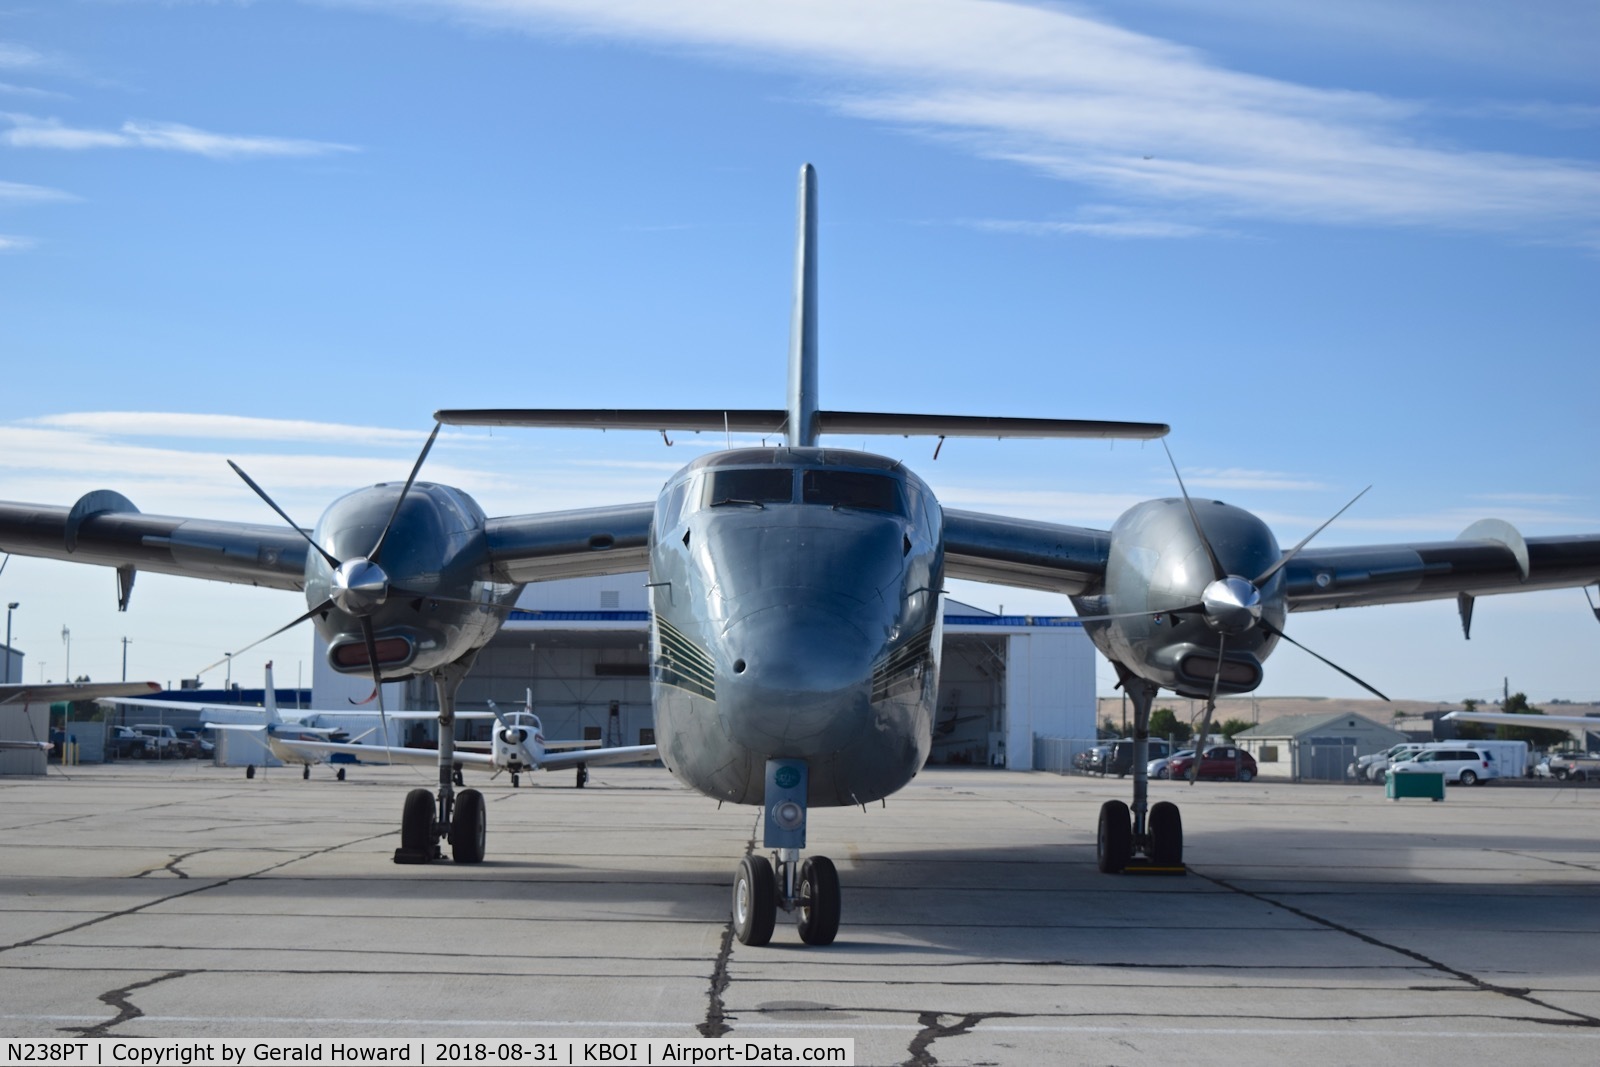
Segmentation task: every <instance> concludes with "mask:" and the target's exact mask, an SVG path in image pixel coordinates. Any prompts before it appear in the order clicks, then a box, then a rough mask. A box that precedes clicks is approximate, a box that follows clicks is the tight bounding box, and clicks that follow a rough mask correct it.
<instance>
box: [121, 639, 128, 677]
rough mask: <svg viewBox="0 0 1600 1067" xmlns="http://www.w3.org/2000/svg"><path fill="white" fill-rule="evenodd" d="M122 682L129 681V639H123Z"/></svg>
mask: <svg viewBox="0 0 1600 1067" xmlns="http://www.w3.org/2000/svg"><path fill="white" fill-rule="evenodd" d="M122 680H123V681H124V682H126V681H127V680H128V639H127V638H126V637H124V638H123V639H122Z"/></svg>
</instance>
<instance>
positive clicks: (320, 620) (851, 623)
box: [0, 166, 1600, 945]
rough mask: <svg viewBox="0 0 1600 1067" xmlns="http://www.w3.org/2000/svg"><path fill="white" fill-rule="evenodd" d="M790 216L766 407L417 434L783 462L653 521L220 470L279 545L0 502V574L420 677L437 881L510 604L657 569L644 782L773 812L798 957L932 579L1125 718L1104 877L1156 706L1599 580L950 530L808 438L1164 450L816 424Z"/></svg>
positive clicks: (894, 697) (743, 902)
mask: <svg viewBox="0 0 1600 1067" xmlns="http://www.w3.org/2000/svg"><path fill="white" fill-rule="evenodd" d="M799 208H800V210H799V225H798V254H797V258H796V279H795V300H794V315H793V320H792V328H791V335H790V347H789V383H788V403H787V406H786V407H785V408H779V409H770V410H768V409H761V410H726V409H720V408H719V409H703V410H687V411H672V410H610V409H582V410H548V409H545V410H532V411H529V410H490V411H471V410H447V411H440V412H436V413H435V418H436V419H437V420H438V422H439V423H441V424H443V423H449V424H456V425H489V426H512V425H515V426H544V427H590V428H594V429H638V430H647V431H652V432H660V433H662V434H666V433H668V432H670V431H715V432H724V431H730V432H731V431H738V432H740V433H757V434H763V435H774V436H778V435H781V438H782V440H783V442H784V443H783V444H781V445H779V446H776V447H761V448H730V449H728V450H726V451H720V452H715V453H712V454H709V455H705V456H702V457H700V458H698V459H696V460H695V461H694V462H692V463H690V464H689V465H688V466H686V467H684V468H682V469H681V470H679V471H678V472H676V473H675V474H673V475H672V476H671V477H670V478H668V479H667V482H666V484H665V486H664V487H663V488H662V490H661V493H660V495H659V496H658V497H657V499H656V500H655V501H653V502H643V503H631V504H619V505H615V506H610V507H593V508H582V509H577V510H572V511H562V512H544V513H535V514H526V515H514V516H505V517H495V518H490V517H488V516H486V515H485V514H484V513H483V511H482V509H481V508H479V507H478V505H477V504H476V503H475V502H474V501H473V500H472V498H471V497H469V496H468V495H467V494H466V493H464V492H462V491H461V490H459V489H455V488H451V487H449V486H444V485H437V484H431V483H427V482H419V481H417V474H418V472H419V470H420V469H421V466H422V463H423V461H424V460H425V459H426V457H427V454H428V451H429V449H430V448H431V447H432V444H433V440H434V438H433V437H430V438H429V440H428V444H427V445H425V446H424V447H423V450H422V453H421V455H420V456H419V457H418V459H417V461H416V465H415V466H414V467H413V468H412V471H411V476H410V477H409V478H407V479H406V481H405V482H404V484H401V485H395V484H383V485H377V486H372V487H368V488H364V489H358V490H356V491H355V492H353V493H350V494H348V495H346V496H343V497H341V498H339V499H338V500H336V501H334V502H333V503H332V504H331V505H330V506H329V507H328V509H327V510H326V511H325V512H323V514H322V516H321V518H320V519H319V520H318V522H317V524H316V527H315V528H314V529H312V530H309V531H308V530H304V529H302V528H301V527H299V526H298V525H296V524H295V523H294V522H293V521H292V520H291V519H289V517H288V515H287V514H285V513H284V512H283V511H282V509H280V508H279V507H278V506H277V504H275V503H273V502H272V500H271V498H270V496H268V494H267V493H266V491H265V490H263V489H262V488H261V487H260V486H258V485H257V484H256V483H255V482H254V481H253V480H251V479H250V478H249V476H248V475H246V474H245V473H244V472H243V471H242V470H240V469H239V468H238V466H237V465H234V469H235V471H236V472H237V473H238V474H239V475H240V476H241V477H242V478H244V480H245V481H246V483H247V484H249V485H250V486H251V488H252V489H253V490H255V492H256V493H257V495H259V496H260V497H261V498H262V500H263V501H265V502H266V503H267V504H268V506H270V507H271V508H272V509H273V510H274V511H275V512H277V514H278V516H279V517H280V518H281V519H283V520H284V522H285V523H286V525H282V526H278V525H256V524H247V523H238V522H215V521H207V520H201V519H186V518H173V517H163V516H156V515H143V514H141V513H140V512H139V511H138V509H137V508H135V507H134V505H133V503H132V502H131V501H129V500H128V499H126V498H125V497H123V496H122V495H121V494H119V493H115V492H112V491H109V490H98V491H96V492H92V493H89V494H88V495H86V496H84V497H83V498H82V499H80V500H79V501H78V502H77V503H76V504H73V505H72V506H70V507H55V506H47V505H40V504H15V503H0V550H4V551H9V552H15V553H18V554H22V555H30V556H43V557H49V558H53V559H61V560H73V561H77V562H81V563H94V564H99V565H103V566H110V567H114V568H116V570H117V575H118V603H119V606H122V607H126V606H127V602H128V597H129V595H130V593H131V590H132V587H133V580H134V576H135V573H136V572H137V571H138V570H140V569H144V570H154V571H159V572H163V573H168V574H178V575H186V576H190V577H197V578H211V579H216V580H221V581H231V582H240V583H246V584H253V585H262V586H268V587H271V588H278V589H292V590H298V591H303V592H304V594H305V598H306V605H307V610H306V611H305V613H304V614H302V615H301V616H300V617H299V618H298V619H296V620H294V622H292V623H290V624H289V625H290V626H292V625H294V624H295V623H298V622H302V621H306V620H312V621H313V623H314V625H315V626H316V627H317V630H318V631H319V632H320V633H321V635H322V636H323V638H325V639H326V641H327V642H328V651H327V655H328V660H329V663H330V664H331V665H332V666H333V667H334V669H336V670H339V671H344V672H347V673H367V672H370V673H371V675H372V677H373V680H374V682H375V683H379V682H381V681H385V680H398V679H403V678H406V677H410V676H413V675H428V676H430V677H431V678H432V679H433V681H434V684H435V687H436V690H437V692H438V698H439V699H438V706H439V723H440V731H439V736H440V745H439V751H438V753H437V754H436V757H435V758H436V761H437V764H438V774H439V780H438V787H437V789H436V790H435V792H434V794H433V795H432V796H430V795H429V794H428V792H427V791H426V790H414V791H413V792H412V794H411V795H410V796H408V797H407V800H406V803H405V808H404V815H403V817H402V820H401V847H400V849H399V850H397V852H396V857H395V858H396V860H397V861H402V862H403V861H406V860H412V861H426V860H429V859H431V858H433V857H434V856H435V855H437V854H438V851H439V850H438V842H439V841H440V840H442V839H444V838H448V839H449V840H450V841H451V843H452V846H453V854H454V856H455V858H456V859H458V860H462V861H466V862H472V861H475V860H479V859H481V858H482V856H483V849H482V842H483V840H484V811H483V806H482V804H481V803H458V802H457V799H458V798H457V797H456V794H455V792H454V788H453V782H452V769H453V767H454V761H455V758H456V753H455V747H454V738H453V732H452V725H453V723H454V718H455V693H456V690H457V687H458V686H459V684H460V682H461V679H462V678H463V677H465V676H466V674H467V672H468V671H470V670H471V668H472V665H473V662H474V660H475V659H476V657H477V656H478V654H479V651H480V650H481V649H482V648H483V646H484V645H485V644H486V643H487V642H488V641H489V639H490V637H492V636H493V634H494V633H495V632H496V630H497V629H498V628H499V626H500V624H501V623H502V622H503V621H504V619H505V618H506V615H507V613H508V611H509V610H510V608H511V606H512V605H513V604H514V603H515V601H516V598H517V596H518V594H519V592H520V591H521V589H522V587H523V586H524V585H525V584H526V583H529V582H539V581H547V580H550V579H555V578H567V577H578V576H585V575H603V574H617V573H624V572H629V571H637V570H641V569H644V568H646V567H648V569H649V575H650V577H649V585H650V593H651V658H652V662H651V689H652V696H653V700H654V707H655V730H656V737H657V739H658V742H659V746H660V758H661V760H662V762H663V763H665V765H666V766H667V768H668V770H670V771H671V772H672V774H673V775H675V776H676V777H677V778H679V779H680V780H681V781H683V782H685V783H686V784H688V785H689V786H691V787H692V788H694V789H697V790H699V791H700V792H702V793H704V794H706V795H707V796H709V797H713V798H715V799H717V800H718V801H728V802H731V803H737V804H752V805H760V806H761V807H762V808H763V810H764V830H763V847H764V848H765V849H770V850H772V853H771V854H772V856H773V860H774V861H775V863H773V862H769V861H768V859H767V858H766V857H765V856H763V855H751V856H747V857H745V859H744V860H743V861H742V862H741V863H740V865H739V868H738V871H737V873H736V875H735V879H734V887H733V899H732V911H733V921H734V928H735V931H736V933H737V935H738V937H739V939H740V941H742V942H744V943H746V944H764V943H766V942H767V941H768V940H769V939H770V938H771V936H772V933H773V927H774V923H775V919H776V912H777V910H778V909H779V908H780V907H781V908H782V909H783V910H784V911H786V912H792V913H794V914H796V916H797V918H798V927H799V933H800V937H801V939H802V940H803V941H805V942H806V943H808V944H813V945H825V944H829V943H831V942H832V941H833V939H834V937H835V935H836V933H837V930H838V925H839V920H840V909H841V902H840V901H841V897H840V888H839V878H838V874H837V872H836V870H835V868H834V865H833V864H832V862H830V861H829V860H828V859H827V858H826V857H824V856H812V857H810V858H808V859H806V860H805V861H804V862H802V861H801V859H800V853H801V851H802V850H803V849H804V847H805V844H806V830H807V823H808V814H809V809H810V808H811V807H812V806H817V807H831V806H839V805H852V806H854V805H863V806H864V805H865V804H867V803H868V802H870V801H874V800H878V799H879V798H882V797H886V796H888V795H889V794H891V793H894V792H895V791H896V790H898V789H900V788H901V787H903V786H904V785H905V784H906V783H907V782H909V781H910V780H911V778H912V776H913V775H915V774H916V773H917V772H918V771H919V770H920V769H921V768H922V765H923V763H924V761H925V760H926V759H927V756H928V751H929V748H930V745H931V739H932V733H933V720H934V711H935V699H936V696H937V693H938V684H937V679H938V671H939V655H940V648H941V637H942V634H941V627H942V620H941V614H940V610H939V609H940V598H941V595H942V594H943V591H944V583H945V580H946V579H947V578H966V579H975V580H979V581H986V582H995V583H999V584H1002V585H1018V586H1024V587H1027V588H1032V589H1042V590H1048V591H1053V592H1058V593H1064V594H1066V595H1067V596H1068V597H1070V598H1071V599H1072V602H1073V604H1074V606H1075V607H1076V608H1077V610H1078V613H1079V615H1080V616H1081V617H1083V619H1084V625H1085V630H1086V632H1087V633H1088V634H1089V637H1090V639H1091V640H1092V641H1093V642H1094V644H1095V646H1096V647H1097V648H1098V649H1099V650H1100V651H1101V652H1102V653H1104V654H1105V656H1106V657H1107V658H1108V659H1110V660H1111V662H1112V665H1113V666H1114V667H1115V669H1116V672H1117V675H1118V677H1119V678H1120V680H1121V684H1122V686H1123V687H1124V689H1125V690H1126V691H1127V692H1128V694H1129V696H1130V698H1131V700H1132V704H1133V710H1134V715H1133V731H1134V738H1135V753H1134V759H1133V768H1134V776H1133V777H1134V782H1133V796H1132V800H1133V803H1132V805H1131V808H1130V805H1128V804H1126V803H1124V802H1122V801H1120V800H1108V801H1106V803H1105V804H1104V805H1103V806H1102V808H1101V811H1100V818H1099V825H1098V829H1097V845H1098V849H1097V851H1098V859H1099V867H1100V869H1101V870H1103V871H1107V872H1119V871H1122V870H1124V869H1126V868H1127V867H1129V866H1130V864H1133V863H1136V862H1142V861H1146V860H1147V861H1149V862H1152V863H1156V864H1177V863H1180V862H1181V859H1182V854H1183V830H1182V824H1181V821H1180V819H1179V815H1178V809H1177V807H1176V806H1175V805H1173V804H1171V803H1166V802H1163V803H1160V804H1156V805H1153V806H1152V805H1150V804H1149V803H1148V788H1147V780H1146V774H1145V765H1146V752H1145V747H1146V739H1147V737H1148V734H1149V720H1150V711H1151V706H1152V703H1153V701H1154V699H1155V696H1156V693H1157V691H1158V690H1160V689H1163V688H1165V689H1170V690H1173V691H1175V692H1177V693H1180V694H1183V695H1186V696H1191V697H1200V698H1207V699H1208V703H1214V701H1215V699H1216V697H1217V696H1218V695H1219V694H1223V693H1226V694H1238V693H1248V692H1250V691H1252V690H1254V689H1255V688H1256V687H1257V686H1258V685H1259V684H1260V683H1261V681H1262V678H1263V671H1264V664H1265V661H1266V659H1267V657H1268V656H1269V655H1270V654H1271V653H1272V651H1273V650H1274V648H1275V647H1276V646H1277V644H1278V642H1279V641H1288V642H1289V643H1291V644H1298V642H1295V641H1294V640H1293V639H1292V638H1290V637H1288V635H1287V634H1286V633H1285V632H1284V626H1285V623H1286V621H1287V617H1288V614H1289V613H1290V612H1292V611H1316V610H1323V609H1328V608H1347V607H1356V606H1358V605H1369V604H1386V603H1399V602H1404V601H1413V600H1425V599H1433V598H1449V597H1454V598H1456V599H1457V601H1458V604H1459V606H1460V610H1461V616H1462V622H1463V626H1466V625H1469V624H1470V619H1471V608H1472V604H1473V600H1474V598H1475V597H1478V596H1482V595H1486V594H1492V593H1511V592H1518V591H1521V590H1531V589H1550V588H1556V587H1569V586H1570V587H1581V586H1588V585H1592V584H1596V583H1600V534H1588V535H1582V536H1566V537H1539V538H1524V537H1523V536H1522V535H1521V534H1520V533H1519V532H1518V531H1516V530H1515V529H1513V528H1512V527H1511V526H1510V525H1508V524H1506V523H1504V522H1499V521H1495V520H1486V521H1484V522H1480V523H1477V524H1475V525H1473V526H1471V527H1469V528H1468V529H1467V530H1466V532H1464V533H1463V534H1462V535H1461V536H1460V538H1459V539H1457V540H1455V541H1448V542H1441V543H1400V544H1385V545H1369V546H1360V547H1340V548H1312V547H1309V546H1308V542H1309V541H1310V540H1311V537H1307V538H1305V539H1303V540H1301V541H1300V542H1299V543H1298V544H1296V545H1295V546H1294V547H1293V548H1291V549H1289V550H1288V551H1287V552H1286V551H1283V550H1282V549H1281V548H1280V547H1279V544H1278V541H1277V539H1276V538H1275V537H1274V536H1273V533H1272V531H1271V530H1270V529H1269V528H1268V527H1267V525H1266V523H1265V522H1263V521H1262V520H1261V519H1260V518H1258V517H1257V516H1255V515H1254V514H1251V513H1250V512H1248V511H1245V510H1243V509H1241V508H1237V507H1233V506H1230V505H1228V504H1224V503H1222V502H1221V501H1216V500H1194V499H1191V498H1190V497H1189V496H1188V494H1187V492H1181V493H1180V495H1179V496H1176V497H1169V498H1166V499H1160V500H1149V501H1145V502H1144V503H1141V504H1137V505H1135V506H1134V507H1133V508H1131V509H1129V510H1128V511H1127V512H1126V513H1125V514H1124V515H1122V517H1121V518H1119V519H1118V520H1117V521H1116V523H1115V524H1114V525H1113V526H1112V527H1111V529H1110V530H1095V529H1087V528H1083V527H1077V526H1067V525H1061V524H1057V523H1049V522H1038V521H1032V520H1023V519H1015V518H1008V517H1005V516H1000V515H990V514H981V513H977V512H970V511H957V510H954V509H948V508H943V507H941V506H940V504H939V502H938V500H937V499H936V498H935V496H934V494H933V492H932V491H931V490H930V489H929V488H928V486H927V484H926V483H925V482H923V481H922V479H920V478H918V477H917V476H916V475H915V474H914V473H912V472H911V471H910V470H908V469H907V468H906V467H905V466H904V465H903V464H902V463H900V462H899V461H897V460H894V459H890V458H887V457H884V456H880V455H875V454H872V453H868V452H864V451H860V452H858V451H851V450H846V449H836V448H832V447H823V446H822V445H821V443H820V442H821V438H822V437H823V436H824V435H826V434H848V435H850V436H852V437H856V438H859V437H861V436H863V435H868V434H886V435H894V436H907V435H914V434H915V435H926V436H934V437H939V438H941V439H942V438H944V437H951V436H976V437H1050V438H1062V437H1100V438H1105V437H1123V438H1135V439H1151V438H1156V437H1160V436H1163V435H1165V434H1166V432H1167V427H1166V426H1165V425H1163V424H1159V423H1138V422H1093V421H1079V420H1067V419H1035V418H987V417H979V416H971V415H919V414H892V413H883V412H853V411H836V410H830V409H825V408H823V407H822V406H821V400H820V395H819V392H818V376H817V370H818V360H817V302H816V272H817V244H816V177H815V173H814V172H813V171H812V169H811V167H810V166H806V167H804V168H802V170H801V173H800V193H799ZM437 433H438V426H437V425H436V426H435V428H434V434H435V435H437ZM1174 472H1175V473H1176V465H1174ZM1182 488H1183V487H1182V482H1181V479H1180V480H1179V489H1180V491H1181V490H1182ZM1335 517H1337V516H1335ZM1329 521H1330V522H1331V521H1332V520H1329ZM1325 525H1326V524H1324V526H1325ZM1320 529H1321V528H1320V527H1319V529H1318V530H1317V531H1313V532H1312V535H1311V536H1313V537H1314V536H1315V535H1316V533H1317V532H1320ZM287 628H288V626H285V627H283V628H282V629H287ZM282 629H280V630H279V631H277V632H282ZM235 654H237V653H235ZM1312 654H1313V655H1315V653H1312ZM1318 658H1319V659H1320V658H1321V657H1318ZM1324 662H1326V661H1324ZM1330 666H1332V665H1331V664H1330ZM1335 669H1339V670H1341V671H1342V672H1343V673H1345V674H1347V675H1348V676H1349V677H1351V678H1354V675H1349V672H1346V671H1343V669H1342V668H1335ZM1356 680H1357V681H1359V679H1356ZM1361 684H1363V685H1365V684H1366V683H1364V682H1363V683H1361ZM1368 688H1371V687H1370V686H1368ZM1374 691H1375V690H1374ZM1380 695H1381V694H1380Z"/></svg>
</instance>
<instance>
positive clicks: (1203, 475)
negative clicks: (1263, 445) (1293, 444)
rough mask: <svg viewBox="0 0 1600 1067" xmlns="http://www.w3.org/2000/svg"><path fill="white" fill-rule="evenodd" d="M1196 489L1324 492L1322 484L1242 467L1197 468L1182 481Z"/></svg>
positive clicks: (1275, 472) (1293, 476)
mask: <svg viewBox="0 0 1600 1067" xmlns="http://www.w3.org/2000/svg"><path fill="white" fill-rule="evenodd" d="M1184 480H1185V481H1186V482H1188V483H1189V485H1191V486H1194V487H1195V488H1197V489H1266V490H1272V491H1278V490H1306V489H1309V490H1319V491H1320V490H1325V489H1327V488H1328V486H1327V485H1325V484H1324V483H1322V482H1317V481H1310V480H1308V479H1305V478H1301V477H1297V476H1295V475H1292V474H1283V473H1280V472H1278V471H1257V470H1247V469H1245V468H1242V467H1197V468H1195V469H1194V470H1191V471H1190V472H1189V473H1188V477H1187V478H1185V479H1184Z"/></svg>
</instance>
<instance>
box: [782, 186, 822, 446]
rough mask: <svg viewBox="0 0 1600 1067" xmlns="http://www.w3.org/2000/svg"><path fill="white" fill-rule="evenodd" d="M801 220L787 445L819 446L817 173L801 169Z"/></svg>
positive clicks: (791, 323)
mask: <svg viewBox="0 0 1600 1067" xmlns="http://www.w3.org/2000/svg"><path fill="white" fill-rule="evenodd" d="M799 214H800V219H799V223H798V225H797V227H796V233H795V246H796V247H795V256H794V314H793V317H792V318H791V319H790V321H789V418H788V424H789V425H788V432H787V437H788V442H789V444H790V445H791V446H796V445H798V446H800V447H803V448H809V447H811V446H813V445H815V444H816V443H817V423H818V419H817V172H816V169H815V168H813V167H812V166H811V164H809V163H807V164H806V165H805V166H803V167H801V168H800V203H799Z"/></svg>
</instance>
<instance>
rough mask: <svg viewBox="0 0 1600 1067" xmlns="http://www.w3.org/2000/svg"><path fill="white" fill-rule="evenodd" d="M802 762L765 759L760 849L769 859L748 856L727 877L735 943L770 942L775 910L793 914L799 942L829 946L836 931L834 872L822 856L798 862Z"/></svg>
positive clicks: (802, 806)
mask: <svg viewBox="0 0 1600 1067" xmlns="http://www.w3.org/2000/svg"><path fill="white" fill-rule="evenodd" d="M806 782H807V776H806V764H805V761H804V760H768V761H767V788H766V802H765V813H764V815H763V818H762V823H763V826H764V830H763V838H762V845H763V847H765V848H771V849H775V850H776V851H775V852H773V854H772V861H770V862H769V861H768V860H767V858H766V857H765V856H759V855H749V856H746V857H745V858H744V859H743V860H741V861H740V862H739V870H738V872H737V873H736V874H735V875H734V878H733V932H734V934H735V935H736V936H737V937H738V938H739V941H740V943H741V944H745V945H758V946H759V945H765V944H767V943H768V942H769V941H771V940H772V931H773V929H774V927H776V925H777V921H778V909H779V908H782V909H783V910H784V911H786V912H791V913H793V914H794V916H795V919H796V924H797V926H798V928H799V931H800V940H801V941H804V942H805V943H806V944H808V945H831V944H833V939H834V938H835V937H836V936H837V935H838V933H839V911H840V900H839V872H838V870H837V869H835V867H834V865H833V861H832V860H830V859H829V858H828V857H826V856H811V857H808V858H807V859H806V860H805V861H804V862H801V860H800V850H801V849H803V848H805V845H806V800H807V788H806Z"/></svg>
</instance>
